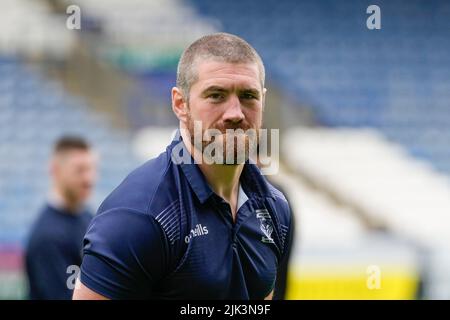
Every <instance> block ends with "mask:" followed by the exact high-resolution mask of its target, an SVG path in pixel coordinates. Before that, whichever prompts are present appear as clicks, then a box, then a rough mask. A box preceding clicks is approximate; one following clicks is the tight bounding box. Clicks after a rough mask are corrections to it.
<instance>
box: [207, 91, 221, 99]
mask: <svg viewBox="0 0 450 320" xmlns="http://www.w3.org/2000/svg"><path fill="white" fill-rule="evenodd" d="M208 98H211V99H212V100H222V99H223V98H224V96H223V94H220V93H212V94H210V95H209V96H208Z"/></svg>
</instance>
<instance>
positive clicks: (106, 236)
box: [80, 208, 169, 299]
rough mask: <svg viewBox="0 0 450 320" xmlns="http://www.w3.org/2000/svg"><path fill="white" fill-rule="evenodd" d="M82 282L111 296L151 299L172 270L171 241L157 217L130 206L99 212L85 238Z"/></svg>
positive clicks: (100, 292)
mask: <svg viewBox="0 0 450 320" xmlns="http://www.w3.org/2000/svg"><path fill="white" fill-rule="evenodd" d="M83 244H84V249H83V254H84V256H83V262H82V265H81V272H80V281H81V282H82V283H83V284H84V285H85V286H87V287H88V288H90V289H91V290H93V291H95V292H97V293H98V294H101V295H103V296H105V297H107V298H110V299H146V298H147V299H148V298H150V297H151V296H152V293H153V291H154V288H155V286H156V284H157V283H158V281H159V280H160V279H161V278H162V277H163V276H164V273H165V272H166V271H167V270H168V269H169V267H168V265H169V263H168V255H169V254H168V243H167V240H166V237H165V235H164V233H163V231H162V229H161V227H160V225H159V224H158V223H157V221H155V219H154V218H153V217H152V216H151V215H148V214H145V213H142V212H138V211H135V210H131V209H128V208H116V209H111V210H108V211H105V212H103V213H100V214H99V215H97V216H96V217H95V218H94V219H93V220H92V222H91V224H90V226H89V228H88V231H87V233H86V236H85V238H84V241H83Z"/></svg>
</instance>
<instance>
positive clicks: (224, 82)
mask: <svg viewBox="0 0 450 320" xmlns="http://www.w3.org/2000/svg"><path fill="white" fill-rule="evenodd" d="M196 72H197V81H196V82H195V83H194V84H193V85H192V86H191V90H190V93H189V101H188V104H187V107H188V114H187V120H186V122H187V123H186V124H185V125H186V127H187V129H188V131H189V133H190V135H191V139H192V140H193V139H194V121H201V123H202V130H203V133H204V132H205V131H206V130H208V129H218V130H219V131H221V132H222V135H221V136H218V137H216V139H219V143H222V145H223V147H224V158H225V154H226V152H232V153H233V154H234V158H235V159H236V157H237V149H236V148H237V146H238V141H237V140H240V139H243V140H245V150H248V143H249V137H248V136H247V135H238V136H236V137H235V138H234V140H235V141H234V150H233V151H232V150H226V141H227V138H228V139H230V137H228V135H227V134H225V131H226V130H227V129H234V130H236V129H242V130H244V131H247V130H248V129H254V130H255V131H256V132H258V131H259V129H260V128H261V125H262V113H263V103H264V89H263V88H262V85H261V79H260V77H259V69H258V66H257V64H256V63H246V64H232V63H226V62H217V61H213V60H207V61H204V62H200V63H198V64H197V68H196ZM231 139H233V138H231ZM191 142H193V141H191ZM209 143H211V142H210V141H203V143H202V145H203V148H204V147H205V146H206V145H208V144H209Z"/></svg>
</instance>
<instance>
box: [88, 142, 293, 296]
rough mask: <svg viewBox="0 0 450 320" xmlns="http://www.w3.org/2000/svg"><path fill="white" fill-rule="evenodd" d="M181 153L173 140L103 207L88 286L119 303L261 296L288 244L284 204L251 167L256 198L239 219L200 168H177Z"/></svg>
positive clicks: (249, 182)
mask: <svg viewBox="0 0 450 320" xmlns="http://www.w3.org/2000/svg"><path fill="white" fill-rule="evenodd" d="M180 144H181V145H180ZM176 146H177V147H176ZM179 146H182V148H181V153H183V152H186V153H187V150H186V149H185V146H184V144H183V142H182V141H178V140H176V139H175V140H174V141H173V142H172V143H171V145H169V146H168V147H167V149H166V152H164V153H162V154H161V155H159V156H158V157H157V158H155V159H152V160H150V161H148V162H147V163H145V164H144V165H143V166H141V167H139V168H138V169H136V170H135V171H133V172H132V173H131V174H130V175H129V176H128V177H127V178H126V179H125V180H124V181H123V182H122V183H121V184H120V185H119V187H117V188H116V189H115V190H114V191H113V192H112V193H111V194H110V195H109V197H108V198H107V199H106V200H105V201H104V202H103V204H102V205H101V207H100V208H99V211H98V213H97V215H96V217H95V218H94V219H93V221H92V223H91V225H90V226H89V229H88V232H87V234H86V236H85V239H84V257H83V263H82V266H81V274H80V279H81V282H82V283H83V284H84V285H85V286H87V287H88V288H90V289H92V290H94V291H95V292H97V293H99V294H101V295H103V296H106V297H108V298H112V299H263V298H264V297H266V296H267V295H268V294H269V293H270V292H271V291H272V289H273V288H274V284H275V278H276V273H277V268H278V266H279V264H280V263H281V260H282V259H283V258H284V256H285V251H286V248H287V247H288V245H289V239H290V237H289V232H290V220H291V219H290V210H289V206H288V203H287V201H286V199H285V198H284V196H283V195H282V194H281V193H280V192H279V191H278V190H276V189H275V188H274V187H272V186H271V185H270V184H269V183H268V182H267V180H266V179H265V178H264V177H263V176H262V175H261V173H260V171H259V169H258V168H257V167H256V166H255V165H252V164H246V165H245V166H244V170H243V173H242V175H241V178H240V184H241V187H242V189H243V190H244V192H245V195H246V197H248V199H247V200H246V201H245V203H243V204H242V206H241V207H240V208H239V210H238V212H237V217H236V222H233V219H232V215H231V210H230V206H229V204H228V203H227V202H225V201H224V200H223V199H222V198H220V197H219V196H218V195H216V194H215V193H214V192H213V191H212V189H211V188H210V187H209V186H208V184H207V182H206V180H205V177H204V176H203V174H202V172H201V171H200V169H199V167H198V166H197V165H196V164H189V163H184V164H175V163H174V162H173V161H172V157H171V154H172V150H173V149H174V148H175V147H176V149H174V150H179V149H178V147H179ZM177 152H178V151H177ZM190 159H191V161H193V160H192V158H190Z"/></svg>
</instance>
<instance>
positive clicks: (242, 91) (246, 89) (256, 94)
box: [239, 88, 261, 97]
mask: <svg viewBox="0 0 450 320" xmlns="http://www.w3.org/2000/svg"><path fill="white" fill-rule="evenodd" d="M239 92H240V93H251V94H253V95H255V96H258V97H259V96H260V94H261V93H260V91H259V90H258V89H255V88H244V89H240V90H239Z"/></svg>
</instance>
